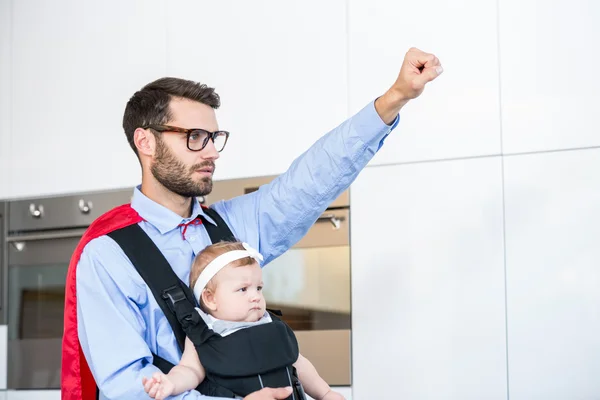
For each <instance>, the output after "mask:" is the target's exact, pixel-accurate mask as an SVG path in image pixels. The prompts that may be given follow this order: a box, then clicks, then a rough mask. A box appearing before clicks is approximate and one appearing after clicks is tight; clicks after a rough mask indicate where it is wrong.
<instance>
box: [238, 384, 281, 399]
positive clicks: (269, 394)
mask: <svg viewBox="0 0 600 400" xmlns="http://www.w3.org/2000/svg"><path fill="white" fill-rule="evenodd" d="M291 394H292V388H291V387H289V386H288V387H285V388H277V389H273V388H264V389H261V390H259V391H258V392H254V393H252V394H249V395H248V396H246V397H244V400H283V399H287V398H288V397H290V395H291Z"/></svg>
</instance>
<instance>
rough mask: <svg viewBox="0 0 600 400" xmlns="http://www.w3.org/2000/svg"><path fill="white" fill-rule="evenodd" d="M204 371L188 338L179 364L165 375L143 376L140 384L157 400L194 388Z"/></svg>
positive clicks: (202, 376)
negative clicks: (149, 377) (147, 377)
mask: <svg viewBox="0 0 600 400" xmlns="http://www.w3.org/2000/svg"><path fill="white" fill-rule="evenodd" d="M205 376H206V372H205V371H204V367H202V364H201V363H200V359H199V358H198V352H197V351H196V348H195V347H194V344H193V343H192V341H191V340H190V339H189V338H187V337H186V338H185V348H184V349H183V354H182V356H181V361H180V362H179V364H177V365H176V366H174V367H173V368H172V369H171V371H169V373H168V374H167V375H164V374H162V373H156V374H154V375H153V377H152V378H151V379H146V378H143V380H142V384H143V385H144V389H145V390H146V392H147V393H148V394H149V395H150V397H152V398H155V399H157V400H161V399H164V398H166V397H169V396H171V395H176V394H180V393H183V392H186V391H188V390H192V389H195V388H196V387H197V386H198V385H199V384H200V382H202V381H203V380H204V377H205Z"/></svg>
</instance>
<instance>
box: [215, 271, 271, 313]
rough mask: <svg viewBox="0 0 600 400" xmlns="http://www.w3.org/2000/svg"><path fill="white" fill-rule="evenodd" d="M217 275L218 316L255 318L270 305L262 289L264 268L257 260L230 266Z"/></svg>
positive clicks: (216, 297)
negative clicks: (238, 265) (267, 303)
mask: <svg viewBox="0 0 600 400" xmlns="http://www.w3.org/2000/svg"><path fill="white" fill-rule="evenodd" d="M215 278H217V279H216V282H215V283H216V289H215V302H216V304H217V310H216V311H215V312H214V313H213V315H214V316H215V317H216V318H219V319H223V320H227V321H246V322H254V321H258V320H259V319H260V318H261V317H262V316H263V314H264V313H265V309H266V306H267V305H266V302H265V298H264V296H263V293H262V286H263V281H262V269H261V268H260V266H259V265H258V264H257V263H253V264H250V265H245V266H243V267H231V266H227V267H225V268H223V269H222V270H221V271H219V273H218V274H217V276H215Z"/></svg>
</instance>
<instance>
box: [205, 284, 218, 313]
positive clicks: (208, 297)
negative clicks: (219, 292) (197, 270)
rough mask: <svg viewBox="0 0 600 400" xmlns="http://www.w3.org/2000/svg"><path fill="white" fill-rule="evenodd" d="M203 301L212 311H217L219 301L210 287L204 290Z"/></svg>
mask: <svg viewBox="0 0 600 400" xmlns="http://www.w3.org/2000/svg"><path fill="white" fill-rule="evenodd" d="M202 303H203V304H204V306H205V307H206V308H207V309H208V310H210V311H217V302H216V299H215V294H214V293H213V292H212V290H210V289H209V288H205V289H204V290H203V291H202Z"/></svg>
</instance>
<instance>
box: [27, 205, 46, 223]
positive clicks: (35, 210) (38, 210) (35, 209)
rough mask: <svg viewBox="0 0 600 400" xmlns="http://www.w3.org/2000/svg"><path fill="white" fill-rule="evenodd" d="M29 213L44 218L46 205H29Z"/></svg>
mask: <svg viewBox="0 0 600 400" xmlns="http://www.w3.org/2000/svg"><path fill="white" fill-rule="evenodd" d="M29 214H30V215H31V216H32V217H33V218H36V219H39V218H42V217H43V216H44V206H43V205H41V204H40V205H39V206H36V205H35V204H34V203H31V204H30V205H29Z"/></svg>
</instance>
